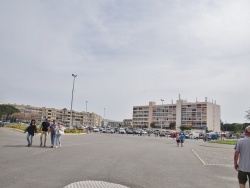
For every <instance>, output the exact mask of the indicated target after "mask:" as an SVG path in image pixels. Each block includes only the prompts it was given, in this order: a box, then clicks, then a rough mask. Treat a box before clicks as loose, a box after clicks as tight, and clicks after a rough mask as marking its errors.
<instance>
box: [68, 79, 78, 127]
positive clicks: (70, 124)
mask: <svg viewBox="0 0 250 188" xmlns="http://www.w3.org/2000/svg"><path fill="white" fill-rule="evenodd" d="M72 76H73V77H74V79H73V88H72V97H71V107H70V122H69V128H71V127H72V121H73V119H72V105H73V97H74V87H75V78H76V77H77V75H75V74H72Z"/></svg>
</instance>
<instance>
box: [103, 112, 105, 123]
mask: <svg viewBox="0 0 250 188" xmlns="http://www.w3.org/2000/svg"><path fill="white" fill-rule="evenodd" d="M103 127H105V108H104V114H103Z"/></svg>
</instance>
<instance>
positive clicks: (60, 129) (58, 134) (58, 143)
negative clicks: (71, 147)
mask: <svg viewBox="0 0 250 188" xmlns="http://www.w3.org/2000/svg"><path fill="white" fill-rule="evenodd" d="M64 129H65V128H64V127H63V126H62V124H61V122H58V126H57V128H56V148H57V146H59V147H62V144H61V137H62V134H64Z"/></svg>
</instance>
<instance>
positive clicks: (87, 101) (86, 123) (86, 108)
mask: <svg viewBox="0 0 250 188" xmlns="http://www.w3.org/2000/svg"><path fill="white" fill-rule="evenodd" d="M87 111H88V101H86V125H87V126H88V119H89V118H88V114H87Z"/></svg>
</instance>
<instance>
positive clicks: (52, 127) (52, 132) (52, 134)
mask: <svg viewBox="0 0 250 188" xmlns="http://www.w3.org/2000/svg"><path fill="white" fill-rule="evenodd" d="M56 128H57V124H56V120H53V123H52V124H51V125H50V137H51V146H50V147H51V148H53V147H54V145H55V138H56Z"/></svg>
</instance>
